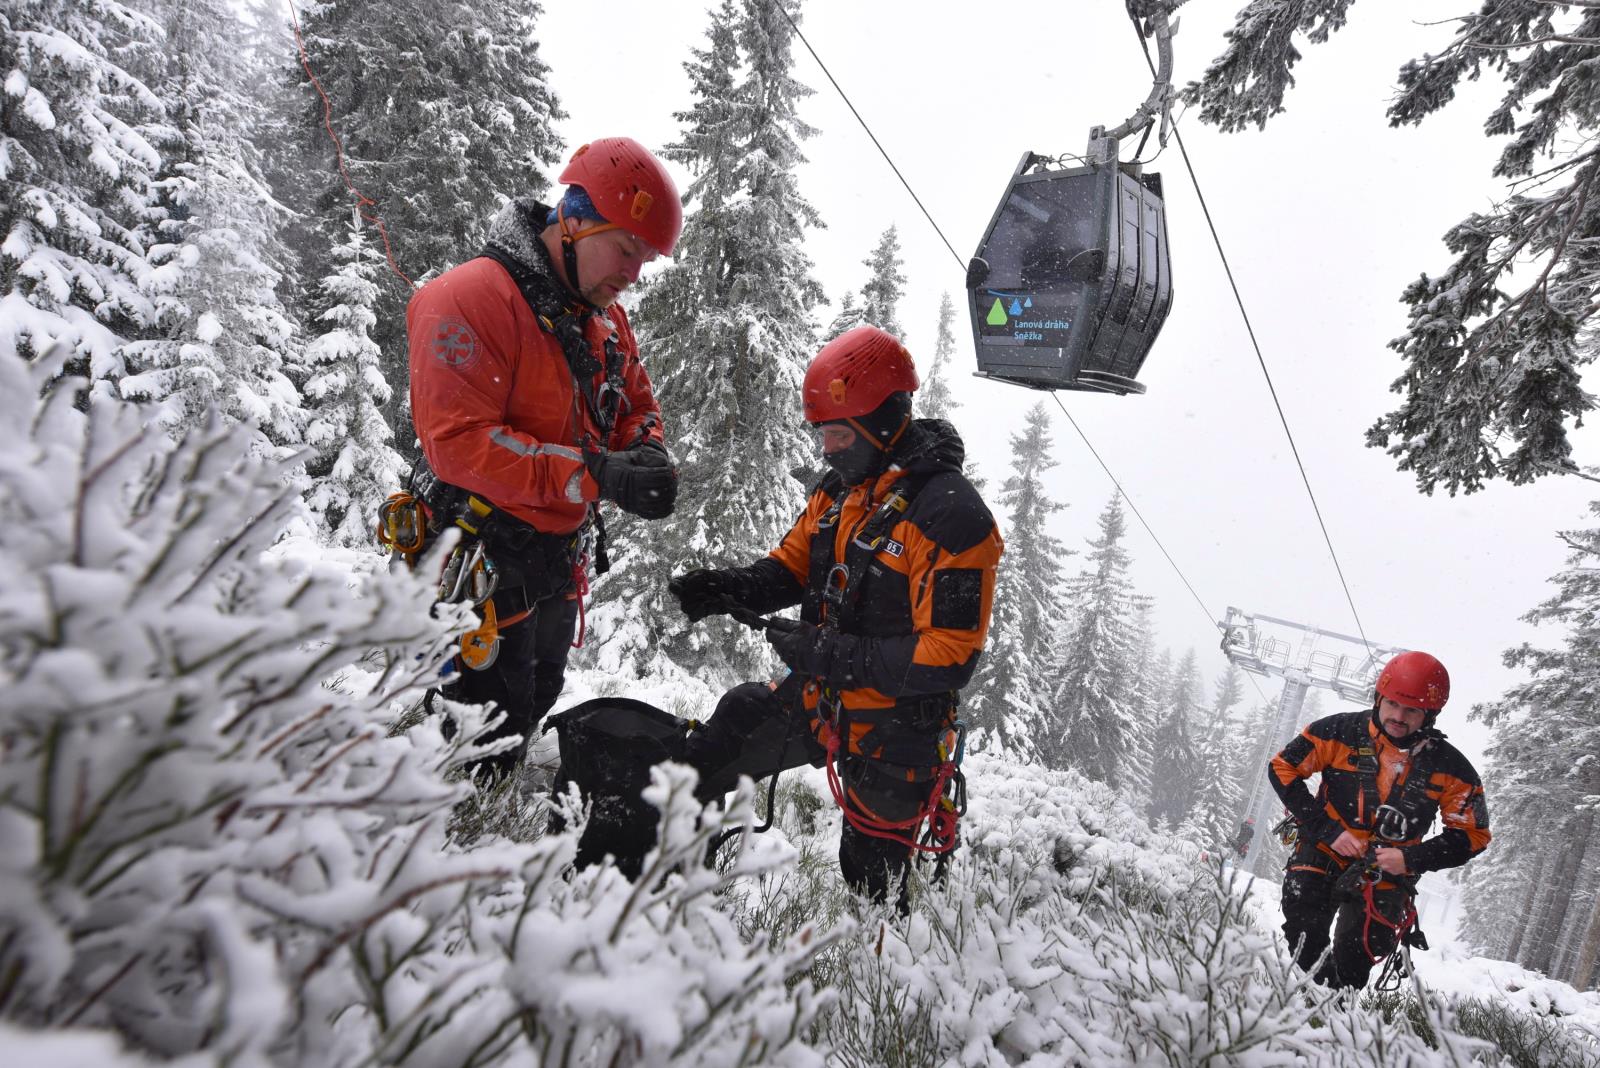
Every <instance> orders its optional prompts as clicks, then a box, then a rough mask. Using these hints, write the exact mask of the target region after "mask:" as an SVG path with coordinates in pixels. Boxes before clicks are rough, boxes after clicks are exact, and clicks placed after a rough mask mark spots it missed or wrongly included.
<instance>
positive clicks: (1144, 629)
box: [1121, 597, 1172, 812]
mask: <svg viewBox="0 0 1600 1068" xmlns="http://www.w3.org/2000/svg"><path fill="white" fill-rule="evenodd" d="M1133 634H1134V639H1133V665H1132V668H1131V670H1130V673H1129V675H1128V694H1127V704H1128V708H1129V710H1130V714H1131V716H1132V718H1133V721H1134V722H1135V723H1137V724H1138V725H1139V727H1140V729H1139V731H1138V732H1137V733H1136V734H1135V735H1133V736H1132V738H1131V739H1130V745H1129V749H1128V758H1127V760H1126V761H1125V762H1124V766H1125V767H1126V768H1127V772H1126V774H1124V775H1123V781H1122V790H1121V793H1122V796H1123V798H1124V799H1126V800H1127V802H1128V804H1130V805H1132V806H1133V807H1134V808H1136V809H1138V810H1139V811H1140V812H1143V811H1144V809H1145V807H1146V806H1147V805H1148V804H1149V803H1150V780H1151V779H1152V778H1154V777H1155V766H1154V765H1155V754H1154V753H1153V752H1152V751H1151V744H1152V742H1151V735H1152V731H1151V729H1150V728H1151V725H1152V724H1154V723H1155V721H1156V716H1157V712H1158V710H1159V709H1160V707H1161V695H1162V694H1163V693H1165V692H1166V687H1167V674H1168V673H1169V672H1170V669H1171V667H1172V665H1171V663H1170V662H1166V663H1165V666H1162V664H1161V663H1159V662H1158V661H1159V658H1158V655H1157V653H1156V624H1155V602H1154V601H1153V600H1151V599H1150V598H1149V597H1139V598H1138V599H1137V602H1136V604H1135V607H1134V613H1133ZM1161 655H1165V654H1164V653H1163V654H1161Z"/></svg>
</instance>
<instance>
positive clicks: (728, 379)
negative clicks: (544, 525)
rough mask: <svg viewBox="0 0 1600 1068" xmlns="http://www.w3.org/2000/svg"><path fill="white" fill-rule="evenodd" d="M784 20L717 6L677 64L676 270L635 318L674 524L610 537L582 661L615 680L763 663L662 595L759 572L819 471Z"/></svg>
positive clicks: (735, 632) (812, 213) (767, 0)
mask: <svg viewBox="0 0 1600 1068" xmlns="http://www.w3.org/2000/svg"><path fill="white" fill-rule="evenodd" d="M798 7H799V5H798V4H797V3H795V2H794V0H743V2H739V3H736V2H734V0H726V2H725V3H724V4H723V5H722V7H721V8H720V9H719V10H718V11H716V12H714V13H713V14H712V16H711V29H710V31H709V34H708V43H707V47H706V48H705V49H703V50H700V51H697V52H695V53H694V56H693V58H692V59H691V60H690V61H689V62H688V63H686V64H685V69H686V70H687V71H688V73H689V79H690V88H691V90H692V92H693V98H694V104H693V106H692V107H691V108H690V109H689V110H688V111H685V112H682V113H680V114H679V115H678V119H679V121H680V122H681V123H682V124H683V133H682V138H681V140H680V141H679V142H678V143H677V144H676V145H673V146H670V147H669V148H668V149H667V150H666V155H667V156H668V157H669V158H672V159H675V160H677V161H679V162H681V163H684V164H685V165H687V166H688V167H689V169H690V170H691V171H692V172H693V174H694V175H695V178H694V181H693V182H692V183H691V185H690V186H689V188H688V190H687V192H686V200H687V202H688V203H689V205H690V207H691V211H690V213H689V214H688V217H687V219H686V221H685V225H684V231H683V237H682V239H681V240H680V242H679V247H678V255H677V256H676V257H675V258H674V262H673V263H672V264H671V265H669V266H668V267H667V269H666V270H665V271H663V272H662V274H661V275H660V276H659V277H658V278H657V280H656V281H655V282H654V283H653V284H652V285H651V286H650V288H649V291H648V292H647V293H646V294H645V296H644V298H643V299H642V300H641V302H640V305H639V313H638V315H637V316H636V317H635V319H634V323H635V325H636V328H637V330H638V333H639V338H640V349H641V352H642V353H643V356H644V360H645V365H646V366H647V367H648V368H649V369H650V374H651V376H652V378H653V379H654V380H655V383H656V393H657V396H658V397H659V398H660V401H661V407H662V410H663V411H664V412H665V413H666V417H667V440H668V444H669V446H670V447H671V449H672V451H673V454H674V456H675V457H676V458H677V461H678V466H679V470H680V472H681V475H682V477H681V481H680V483H679V486H680V490H679V495H678V503H677V508H676V510H675V511H674V513H673V515H672V516H671V518H669V519H666V520H664V521H661V522H657V523H650V524H643V523H637V522H628V521H626V520H625V519H624V520H622V521H619V522H617V523H615V524H614V526H613V530H614V531H615V532H616V537H615V538H614V539H613V546H614V548H613V559H614V560H615V562H616V563H615V568H614V571H613V573H612V575H611V576H609V577H608V578H607V579H606V581H605V585H604V588H603V592H602V594H601V595H600V597H599V600H600V601H601V602H603V603H602V607H601V610H600V611H599V612H597V613H596V614H595V615H594V616H592V617H591V618H592V619H593V620H594V633H595V635H596V636H597V637H596V640H597V642H599V643H600V647H599V649H598V652H597V654H595V655H597V656H598V658H599V659H600V661H601V663H603V664H604V665H607V666H609V667H612V668H614V669H615V668H621V667H627V668H628V669H630V670H633V671H637V672H639V673H641V674H654V673H656V672H658V671H659V670H662V668H661V666H660V665H661V664H662V662H663V660H664V659H670V661H672V662H674V663H676V664H677V665H679V666H681V667H682V668H685V669H687V670H690V671H693V672H698V673H703V674H705V675H706V677H708V678H712V679H716V680H719V681H723V682H725V681H731V680H732V679H734V678H749V677H756V676H759V675H761V674H765V673H767V672H769V671H770V670H771V669H772V666H773V664H774V663H775V661H774V660H773V659H772V657H771V655H770V651H769V650H768V648H767V646H766V643H765V642H763V641H761V640H760V639H759V638H758V637H756V636H755V635H753V634H752V633H751V632H749V631H747V630H745V629H744V628H742V627H739V626H738V625H737V624H733V623H731V622H729V621H727V620H723V619H714V620H708V621H706V623H704V624H701V625H696V626H695V627H693V628H691V627H689V626H688V624H687V623H686V622H685V620H684V618H683V616H682V615H681V614H680V613H679V612H678V610H677V606H676V604H675V603H674V602H673V601H672V599H671V597H670V596H668V594H667V592H666V581H667V578H668V577H669V576H670V575H671V574H673V573H676V572H680V571H683V570H686V569H689V568H695V567H723V566H729V565H734V566H737V565H743V564H747V563H749V562H751V561H752V560H755V559H758V558H759V557H761V556H764V555H766V553H767V552H769V551H770V550H771V549H772V547H773V546H775V545H776V544H777V543H778V541H779V539H780V538H782V536H783V534H784V532H785V531H786V530H788V528H789V526H790V525H791V524H792V523H793V522H794V519H795V517H796V516H797V515H799V513H800V510H801V508H802V507H803V504H804V499H805V486H804V485H803V484H802V483H801V481H799V480H798V479H797V478H793V477H791V474H792V473H794V472H806V471H809V470H810V468H812V467H813V466H814V465H815V464H816V454H815V450H814V447H813V446H812V444H811V442H810V441H809V440H808V438H807V436H806V434H805V432H804V430H803V429H802V426H801V422H800V381H801V377H802V375H803V374H804V369H805V366H806V364H807V362H808V361H809V360H810V358H811V356H812V354H813V352H814V351H815V344H816V339H815V334H814V327H813V325H812V322H811V309H812V308H813V307H815V306H816V304H817V303H818V302H819V301H820V300H821V299H822V292H821V288H820V286H819V285H818V284H817V282H816V281H815V280H814V279H813V278H812V277H811V261H810V259H809V258H808V257H807V256H806V254H805V250H804V247H803V237H804V234H805V230H806V228H807V227H811V226H817V225H820V220H819V219H818V217H817V213H816V210H815V209H814V208H813V207H812V206H811V205H810V203H808V202H807V201H806V199H805V198H804V197H803V196H802V195H801V193H800V189H799V184H798V178H797V174H796V171H797V169H798V167H799V165H800V164H801V163H802V162H804V157H803V156H802V154H801V151H800V142H801V141H802V140H804V139H805V138H806V137H809V136H810V135H811V133H812V132H813V131H812V130H811V128H810V127H809V126H807V125H806V124H805V123H804V122H803V121H801V119H800V116H799V114H798V112H797V110H796V109H797V105H798V103H799V101H800V100H801V99H803V98H804V97H805V96H807V95H809V94H810V90H809V89H807V88H806V87H805V86H803V85H801V84H800V83H799V82H797V81H796V80H795V79H794V77H793V74H792V72H791V66H792V64H793V56H792V54H791V46H792V43H793V37H794V34H793V31H792V30H791V29H790V28H789V23H788V21H787V20H786V19H785V17H784V11H788V12H789V13H790V15H791V16H792V17H794V18H796V19H798V18H799V14H798ZM662 654H664V657H663V656H662Z"/></svg>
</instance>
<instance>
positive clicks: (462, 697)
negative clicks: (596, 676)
mask: <svg viewBox="0 0 1600 1068" xmlns="http://www.w3.org/2000/svg"><path fill="white" fill-rule="evenodd" d="M499 596H500V595H498V594H497V595H496V598H497V600H496V610H497V611H499V607H498V606H499V600H498V598H499ZM577 622H578V602H577V601H575V600H569V599H568V598H567V596H566V595H565V594H556V595H555V596H553V597H547V598H545V599H544V600H542V601H537V602H535V603H534V605H533V612H532V614H531V615H529V616H528V617H527V618H526V619H524V620H522V621H521V622H519V623H515V624H513V625H512V626H511V627H509V628H507V629H506V630H504V631H502V632H501V633H500V653H499V655H498V656H497V657H495V661H494V663H493V664H490V665H489V666H488V667H487V668H485V669H483V670H482V671H473V670H472V669H471V668H466V667H461V666H460V661H459V660H458V661H457V665H458V667H457V671H456V674H455V675H454V676H452V677H451V678H450V680H449V681H448V682H446V683H445V684H444V686H442V687H441V688H440V692H441V693H442V694H443V695H444V696H445V697H447V698H449V699H450V700H452V701H461V702H463V703H466V704H474V705H480V704H485V703H487V702H490V701H493V702H494V703H495V704H496V705H497V706H498V707H500V708H503V709H505V712H506V718H505V722H503V723H501V724H500V726H498V727H496V728H495V729H494V730H492V731H490V732H489V733H488V734H486V735H484V737H483V738H482V739H481V741H493V740H495V739H497V738H505V737H508V736H510V735H513V734H520V735H521V736H522V738H523V745H522V746H520V747H518V748H515V749H511V750H509V751H507V752H504V753H499V754H496V755H495V756H492V757H486V758H484V759H483V760H480V761H478V762H477V764H476V766H475V767H472V768H470V769H469V770H470V771H472V772H473V773H474V774H476V772H477V771H478V769H480V768H487V769H489V770H491V771H493V772H494V773H496V774H502V775H503V774H506V773H508V772H510V771H512V770H513V769H514V768H516V766H517V765H518V764H519V763H520V762H521V760H522V754H523V752H524V750H525V749H526V747H527V739H529V738H531V737H533V736H534V735H535V734H536V733H537V731H538V727H539V722H540V721H541V720H543V719H544V717H545V713H547V712H549V711H550V709H551V708H552V707H553V706H554V705H555V703H556V698H558V697H560V696H561V688H562V686H564V685H565V684H566V677H567V654H568V653H569V652H570V651H571V649H572V636H573V633H574V630H575V629H576V627H577Z"/></svg>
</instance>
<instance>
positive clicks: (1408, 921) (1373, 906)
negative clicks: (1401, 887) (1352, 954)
mask: <svg viewBox="0 0 1600 1068" xmlns="http://www.w3.org/2000/svg"><path fill="white" fill-rule="evenodd" d="M1377 885H1378V880H1377V879H1376V878H1370V879H1366V880H1365V881H1364V882H1363V885H1362V897H1363V899H1364V900H1365V901H1366V905H1367V916H1366V920H1365V921H1364V922H1363V923H1362V925H1361V952H1363V953H1365V954H1366V955H1367V960H1369V961H1371V962H1372V963H1373V964H1376V963H1378V961H1379V960H1380V959H1381V958H1380V957H1379V956H1378V955H1376V954H1374V953H1373V952H1372V921H1373V920H1377V921H1378V922H1379V923H1380V924H1382V925H1383V926H1385V927H1387V928H1389V929H1390V930H1391V931H1393V932H1394V944H1395V948H1396V949H1398V948H1400V940H1401V939H1402V938H1404V937H1405V933H1406V931H1408V930H1409V929H1410V928H1411V925H1412V924H1414V923H1416V922H1417V910H1416V908H1415V906H1414V905H1413V903H1412V899H1411V898H1406V909H1405V912H1403V913H1401V915H1400V922H1398V923H1390V922H1389V918H1388V917H1387V916H1385V915H1384V914H1383V913H1381V912H1379V911H1378V903H1377V902H1376V901H1375V900H1374V899H1373V894H1374V893H1375V892H1376V890H1377ZM1391 952H1393V951H1392V950H1391Z"/></svg>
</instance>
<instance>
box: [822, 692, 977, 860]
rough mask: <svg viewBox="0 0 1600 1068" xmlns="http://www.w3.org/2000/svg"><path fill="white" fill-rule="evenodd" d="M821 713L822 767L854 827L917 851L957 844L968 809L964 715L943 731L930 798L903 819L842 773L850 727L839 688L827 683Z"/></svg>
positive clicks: (948, 848)
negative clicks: (869, 801) (866, 798)
mask: <svg viewBox="0 0 1600 1068" xmlns="http://www.w3.org/2000/svg"><path fill="white" fill-rule="evenodd" d="M817 718H818V725H819V728H820V733H821V738H820V741H821V742H822V746H823V751H824V753H825V756H824V758H823V768H824V769H825V771H826V773H827V777H828V792H829V793H830V794H832V795H833V802H834V804H836V805H838V806H839V811H840V812H841V813H843V815H844V818H845V821H846V822H847V823H849V824H850V826H851V827H854V828H855V829H856V830H857V831H859V832H860V833H861V834H864V835H866V836H867V837H869V838H882V839H886V840H888V841H892V842H897V843H899V844H901V845H905V846H909V847H910V848H912V849H913V850H916V851H917V852H919V853H928V854H932V855H935V856H937V855H940V854H944V853H949V852H950V851H951V850H953V849H955V848H956V846H957V845H958V844H959V842H960V835H959V833H958V832H959V826H960V819H961V817H962V816H964V815H966V813H967V781H966V776H965V775H963V774H962V772H961V759H962V757H963V756H964V755H965V753H966V738H967V725H966V723H965V722H964V721H962V720H959V719H958V720H955V721H954V722H953V723H952V724H951V725H950V728H949V729H948V730H946V731H945V732H944V737H943V738H942V739H941V740H940V742H939V745H938V755H939V763H938V764H937V765H935V766H934V769H933V775H932V786H931V787H930V789H929V791H928V799H927V801H925V802H924V803H923V805H922V807H921V808H919V809H918V810H917V813H916V815H914V816H912V817H910V818H909V819H904V820H886V819H884V818H883V817H881V816H879V815H878V814H877V813H875V812H873V811H872V810H871V809H869V808H868V807H867V806H866V805H865V804H864V803H862V801H861V799H860V798H859V797H855V796H853V795H852V793H851V792H850V791H849V790H848V789H847V788H846V787H845V785H844V781H843V779H842V777H841V776H840V774H839V750H840V748H841V747H842V746H843V738H844V736H845V735H847V734H848V733H849V711H848V710H847V709H845V708H843V706H842V705H841V704H840V702H839V697H838V694H836V693H834V692H832V691H831V690H828V689H826V688H824V690H823V692H822V695H821V697H820V699H819V700H818V702H817ZM952 734H953V735H954V738H953V739H952V738H951V735H952ZM952 787H953V789H952ZM924 821H926V822H927V824H928V829H927V831H926V832H925V833H923V834H922V835H921V836H920V837H919V836H918V828H920V827H921V826H922V824H923V823H924Z"/></svg>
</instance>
